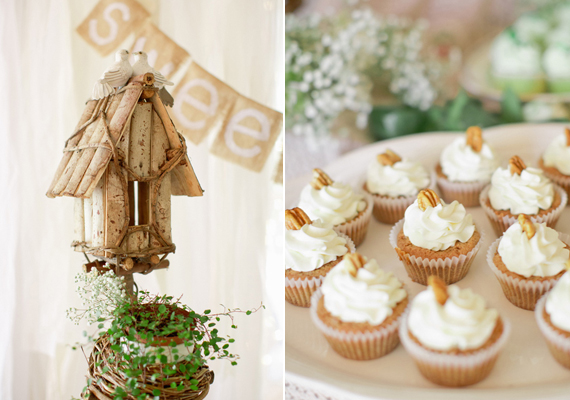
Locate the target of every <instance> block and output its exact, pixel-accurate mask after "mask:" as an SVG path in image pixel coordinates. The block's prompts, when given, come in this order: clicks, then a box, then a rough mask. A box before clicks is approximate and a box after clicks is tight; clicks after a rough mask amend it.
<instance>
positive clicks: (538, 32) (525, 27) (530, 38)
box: [513, 13, 550, 42]
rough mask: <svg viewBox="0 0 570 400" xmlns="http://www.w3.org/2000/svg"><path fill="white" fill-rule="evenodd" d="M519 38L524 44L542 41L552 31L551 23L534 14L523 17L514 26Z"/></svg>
mask: <svg viewBox="0 0 570 400" xmlns="http://www.w3.org/2000/svg"><path fill="white" fill-rule="evenodd" d="M513 28H514V30H515V31H516V34H517V37H519V38H520V40H522V41H524V42H536V41H540V40H542V39H543V38H544V37H545V36H546V34H547V33H548V31H549V30H550V24H549V21H546V20H545V19H544V18H542V17H541V16H539V15H535V14H532V13H529V14H523V15H521V16H520V17H519V18H518V19H517V20H516V21H515V23H514V24H513Z"/></svg>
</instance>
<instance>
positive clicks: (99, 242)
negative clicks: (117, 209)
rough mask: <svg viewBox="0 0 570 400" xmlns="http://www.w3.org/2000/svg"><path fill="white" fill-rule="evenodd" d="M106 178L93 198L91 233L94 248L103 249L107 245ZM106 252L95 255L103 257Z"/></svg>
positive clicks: (100, 182) (97, 188)
mask: <svg viewBox="0 0 570 400" xmlns="http://www.w3.org/2000/svg"><path fill="white" fill-rule="evenodd" d="M105 186H106V185H105V177H103V178H102V179H101V180H100V181H99V183H98V184H97V187H96V188H95V190H94V191H93V195H92V196H91V199H92V204H93V224H92V226H93V231H92V233H91V243H92V244H91V245H92V246H93V247H101V246H103V245H104V244H105V209H106V207H105ZM104 254H105V252H104V251H98V252H96V253H94V255H97V256H103V255H104Z"/></svg>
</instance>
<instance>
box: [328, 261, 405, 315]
mask: <svg viewBox="0 0 570 400" xmlns="http://www.w3.org/2000/svg"><path fill="white" fill-rule="evenodd" d="M321 290H322V291H323V295H324V306H325V308H326V309H327V310H328V312H330V313H331V314H332V315H334V316H335V317H337V318H339V319H341V320H342V321H344V322H368V323H369V324H370V325H379V324H381V323H382V322H384V320H385V319H386V318H388V317H389V316H390V315H392V313H393V309H394V307H396V305H397V304H398V303H399V302H400V301H402V300H404V299H405V298H406V296H407V293H406V291H405V290H404V289H403V288H402V282H400V281H399V280H398V278H396V277H395V276H394V274H393V273H392V272H386V271H384V270H382V269H381V268H380V267H379V266H378V263H377V262H376V260H374V259H370V260H367V261H366V264H365V265H364V266H363V267H362V268H359V269H358V272H357V274H356V277H354V276H352V275H351V274H350V273H349V272H348V269H347V267H346V262H345V261H344V260H343V261H341V262H340V263H338V264H337V265H336V266H335V267H334V268H333V269H332V270H331V271H330V272H329V273H328V274H327V276H326V277H325V280H324V282H323V285H322V287H321Z"/></svg>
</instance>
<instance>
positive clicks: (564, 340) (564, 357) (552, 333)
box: [534, 295, 570, 369]
mask: <svg viewBox="0 0 570 400" xmlns="http://www.w3.org/2000/svg"><path fill="white" fill-rule="evenodd" d="M546 297H547V296H546V295H544V296H542V297H541V298H540V300H539V301H538V303H536V309H535V310H534V316H535V317H536V322H537V324H538V328H539V329H540V332H541V333H542V335H543V336H544V338H545V339H546V344H547V345H548V349H549V350H550V353H551V354H552V356H553V357H554V359H555V360H556V361H558V363H560V365H562V366H563V367H566V368H569V369H570V337H566V336H564V335H562V334H560V333H559V332H557V331H556V330H554V328H553V327H552V326H551V325H550V324H549V323H548V322H546V321H545V319H544V315H543V313H544V307H545V306H546Z"/></svg>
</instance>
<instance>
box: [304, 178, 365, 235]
mask: <svg viewBox="0 0 570 400" xmlns="http://www.w3.org/2000/svg"><path fill="white" fill-rule="evenodd" d="M299 207H300V208H302V209H303V210H304V211H305V212H306V213H307V215H308V216H309V217H310V218H311V219H317V218H319V219H321V220H322V221H323V222H325V223H327V224H331V225H339V224H343V223H345V222H346V221H349V220H351V219H352V218H354V217H356V215H358V213H359V212H361V211H362V210H364V209H365V208H366V201H364V200H363V196H362V195H360V194H356V193H354V190H353V189H352V187H351V186H350V185H347V184H344V183H341V182H333V183H332V185H328V186H323V187H322V188H321V189H320V190H317V189H315V188H313V187H312V186H311V185H307V186H305V188H304V189H303V191H302V192H301V199H300V201H299Z"/></svg>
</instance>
